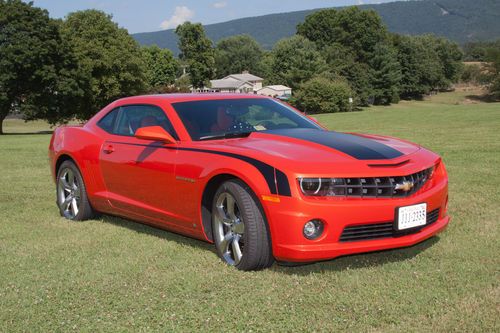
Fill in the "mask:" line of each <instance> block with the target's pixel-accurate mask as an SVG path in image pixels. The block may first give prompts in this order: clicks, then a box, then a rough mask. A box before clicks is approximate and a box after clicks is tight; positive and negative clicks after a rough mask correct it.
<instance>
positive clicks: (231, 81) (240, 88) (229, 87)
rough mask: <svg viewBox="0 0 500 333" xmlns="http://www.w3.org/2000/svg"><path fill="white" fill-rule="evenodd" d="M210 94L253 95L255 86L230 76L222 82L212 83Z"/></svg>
mask: <svg viewBox="0 0 500 333" xmlns="http://www.w3.org/2000/svg"><path fill="white" fill-rule="evenodd" d="M210 86H211V87H210V92H223V93H253V92H254V85H253V84H252V83H250V82H248V81H242V80H238V79H236V78H232V77H230V76H228V77H225V78H223V79H221V80H211V81H210Z"/></svg>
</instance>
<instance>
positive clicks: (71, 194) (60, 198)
mask: <svg viewBox="0 0 500 333" xmlns="http://www.w3.org/2000/svg"><path fill="white" fill-rule="evenodd" d="M57 206H58V207H59V212H60V213H61V216H64V217H65V218H67V219H69V220H75V221H83V220H87V219H90V218H92V217H93V216H94V210H93V209H92V207H91V206H90V202H89V199H88V197H87V189H86V188H85V183H84V182H83V177H82V174H81V173H80V170H78V167H77V166H76V165H75V163H73V162H72V161H65V162H63V163H62V164H61V166H60V167H59V170H58V171H57Z"/></svg>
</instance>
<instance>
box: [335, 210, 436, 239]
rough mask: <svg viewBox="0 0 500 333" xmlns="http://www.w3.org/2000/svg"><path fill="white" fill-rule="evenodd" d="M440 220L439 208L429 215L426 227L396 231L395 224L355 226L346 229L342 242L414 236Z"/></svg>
mask: <svg viewBox="0 0 500 333" xmlns="http://www.w3.org/2000/svg"><path fill="white" fill-rule="evenodd" d="M438 218H439V208H437V209H434V210H433V211H430V212H428V213H427V223H426V224H425V225H424V226H421V227H417V228H412V229H408V230H403V231H398V230H395V229H394V222H387V223H375V224H363V225H353V226H349V227H345V228H344V231H342V235H341V236H340V241H341V242H354V241H362V240H369V239H379V238H390V237H400V236H405V235H410V234H414V233H416V232H418V231H420V230H421V229H422V228H425V227H427V226H429V225H431V224H433V223H435V222H436V221H437V220H438Z"/></svg>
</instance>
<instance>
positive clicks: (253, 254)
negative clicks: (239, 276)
mask: <svg viewBox="0 0 500 333" xmlns="http://www.w3.org/2000/svg"><path fill="white" fill-rule="evenodd" d="M227 194H229V195H230V196H232V197H233V198H234V200H235V202H236V205H237V206H236V208H235V209H234V210H235V211H237V213H235V214H233V215H235V216H236V215H238V216H237V217H238V220H239V221H240V222H238V223H241V222H242V224H243V225H244V232H243V233H242V234H239V238H238V239H239V242H241V240H242V241H243V242H241V243H242V248H241V254H242V256H241V259H240V260H236V259H234V258H235V254H234V248H233V247H232V246H233V244H232V243H231V244H232V245H231V249H230V250H229V251H232V252H233V253H232V255H233V258H231V257H230V256H231V253H229V256H228V252H224V248H223V244H224V243H222V242H218V240H220V233H219V234H218V230H223V229H224V228H228V229H230V230H232V227H228V226H227V225H225V224H224V226H221V223H220V220H221V218H220V215H218V214H220V213H219V208H220V207H219V208H218V201H220V199H221V198H222V197H224V196H226V198H227ZM223 200H224V199H223ZM256 200H257V199H256V197H255V195H254V194H253V192H252V190H251V189H250V187H248V185H246V184H245V183H243V182H242V181H240V180H236V179H234V180H228V181H226V182H224V183H223V184H222V185H221V186H220V187H219V189H218V190H217V192H216V193H215V196H214V200H213V204H212V230H213V233H214V243H215V246H216V249H217V254H218V255H219V257H220V258H221V259H222V260H223V261H224V262H226V263H227V264H229V265H234V266H235V267H236V268H237V269H239V270H243V271H250V270H261V269H264V268H267V267H269V266H271V265H272V264H273V262H274V258H273V254H272V248H271V238H270V235H269V231H268V228H267V222H266V220H265V217H264V214H263V212H262V211H261V209H260V208H259V205H258V203H257V201H256ZM226 202H227V199H226ZM227 216H229V215H227ZM232 225H237V224H232ZM220 228H222V229H220ZM235 230H238V229H237V228H235ZM227 233H232V231H227ZM227 233H226V232H225V231H223V232H222V234H224V235H227ZM218 235H219V236H218ZM235 235H236V233H235ZM233 241H234V238H233ZM239 247H240V245H238V248H239ZM231 259H233V260H231Z"/></svg>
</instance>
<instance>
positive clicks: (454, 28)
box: [132, 0, 500, 54]
mask: <svg viewBox="0 0 500 333" xmlns="http://www.w3.org/2000/svg"><path fill="white" fill-rule="evenodd" d="M360 7H361V8H362V9H374V10H375V11H377V12H378V13H379V14H380V16H381V17H382V19H383V20H384V22H385V24H386V25H387V26H388V28H389V31H391V32H396V33H399V34H409V35H420V34H425V33H433V34H436V35H439V36H444V37H447V38H449V39H451V40H454V41H456V42H458V43H460V44H463V43H465V42H469V41H484V40H492V39H498V38H500V1H499V0H421V1H398V2H391V3H385V4H379V5H363V6H360ZM317 10H319V9H314V10H305V11H298V12H290V13H282V14H271V15H265V16H257V17H248V18H243V19H238V20H232V21H228V22H223V23H216V24H208V25H205V31H206V33H207V36H208V37H209V38H210V39H212V41H214V42H217V41H218V40H220V39H221V38H224V37H229V36H233V35H239V34H248V35H250V36H252V37H254V38H255V39H256V40H257V41H258V42H259V43H260V44H261V45H262V47H264V48H265V49H271V48H272V47H273V45H274V44H275V43H276V42H277V41H278V40H280V39H281V38H284V37H289V36H292V35H293V34H295V32H296V26H297V24H299V23H300V22H303V21H304V19H305V17H306V16H307V15H309V14H311V13H313V12H315V11H317ZM132 36H133V37H134V38H135V39H136V40H137V41H138V42H139V43H140V44H141V45H152V44H156V45H158V46H160V47H162V48H168V49H171V50H172V51H173V52H174V53H175V54H177V53H178V52H179V50H178V48H177V36H176V35H175V33H174V30H172V29H170V30H163V31H156V32H145V33H138V34H134V35H132Z"/></svg>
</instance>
